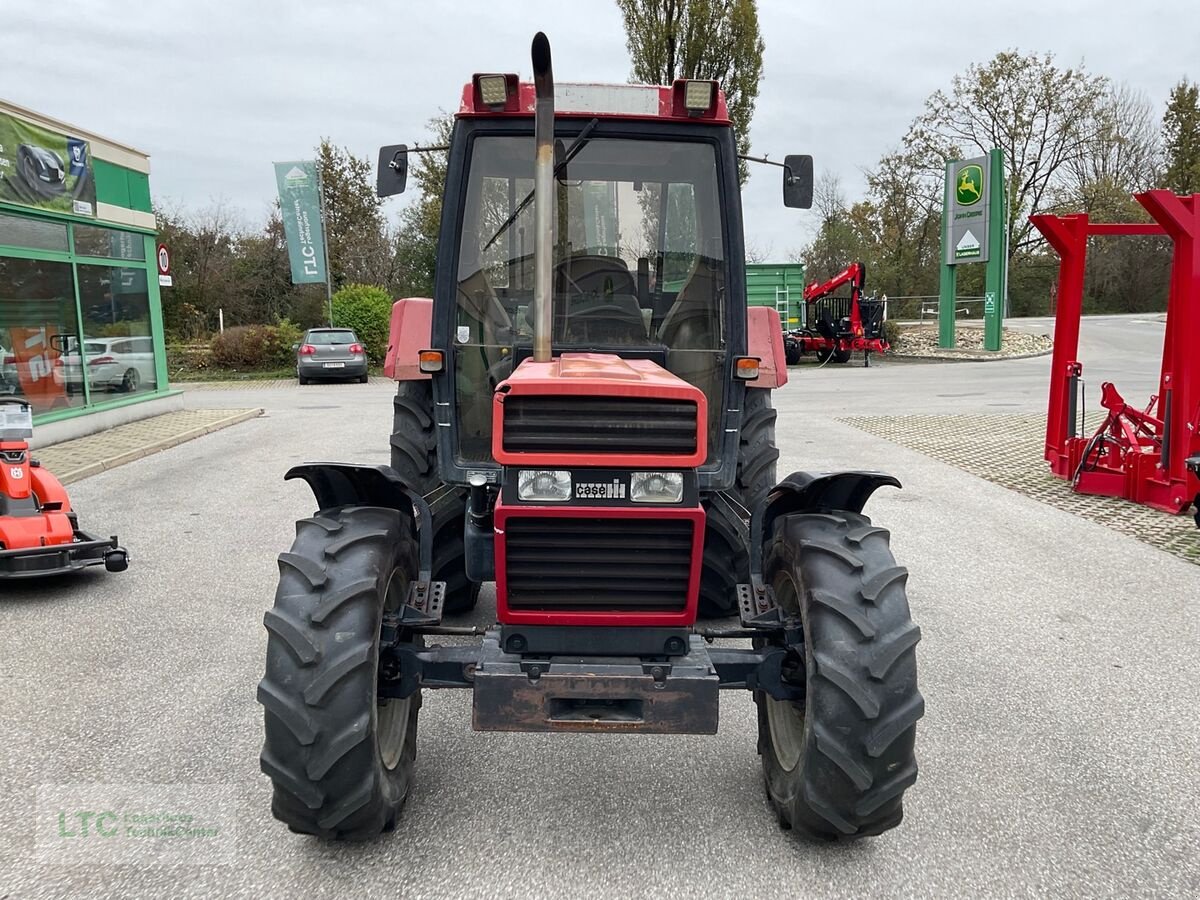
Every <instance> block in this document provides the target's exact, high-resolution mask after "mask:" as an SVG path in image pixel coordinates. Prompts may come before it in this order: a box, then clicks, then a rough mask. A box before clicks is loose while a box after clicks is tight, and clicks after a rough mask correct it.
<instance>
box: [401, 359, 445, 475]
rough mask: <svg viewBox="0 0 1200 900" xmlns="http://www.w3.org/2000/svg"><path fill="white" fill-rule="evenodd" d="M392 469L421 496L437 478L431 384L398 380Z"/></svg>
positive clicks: (435, 432) (435, 431)
mask: <svg viewBox="0 0 1200 900" xmlns="http://www.w3.org/2000/svg"><path fill="white" fill-rule="evenodd" d="M392 468H393V469H395V470H396V471H397V472H398V473H400V477H401V478H403V479H404V483H405V484H407V485H408V486H409V487H410V488H412V489H413V490H414V491H416V492H417V493H418V494H420V495H422V496H424V495H426V494H428V493H430V492H431V491H432V490H434V489H435V488H436V487H438V486H439V485H440V484H441V483H442V482H441V479H440V478H438V465H437V426H436V425H435V424H434V422H433V385H432V384H431V383H430V382H429V381H401V382H398V383H397V385H396V396H395V397H393V398H392Z"/></svg>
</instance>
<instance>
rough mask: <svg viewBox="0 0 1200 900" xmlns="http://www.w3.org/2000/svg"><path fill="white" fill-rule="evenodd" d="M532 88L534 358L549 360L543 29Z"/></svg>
mask: <svg viewBox="0 0 1200 900" xmlns="http://www.w3.org/2000/svg"><path fill="white" fill-rule="evenodd" d="M531 52H532V56H533V87H534V95H535V96H536V97H537V104H536V106H535V107H534V116H533V141H534V146H535V148H536V157H535V159H534V165H533V230H534V242H533V358H534V360H535V361H536V362H550V332H551V330H552V328H553V324H554V314H553V310H552V307H551V303H552V300H553V298H552V292H553V285H552V284H551V282H552V272H551V253H552V251H553V247H554V240H553V239H554V72H553V71H552V69H551V67H550V41H549V40H548V39H547V37H546V35H545V34H543V33H542V32H540V31H539V32H538V33H537V34H535V35H534V36H533V47H532V51H531Z"/></svg>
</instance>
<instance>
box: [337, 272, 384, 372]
mask: <svg viewBox="0 0 1200 900" xmlns="http://www.w3.org/2000/svg"><path fill="white" fill-rule="evenodd" d="M391 320H392V295H391V294H389V293H388V292H387V291H385V290H384V289H383V288H380V287H375V286H374V285H369V284H348V285H346V286H345V287H344V288H342V289H341V290H340V291H338V292H337V293H336V294H334V295H333V324H334V326H335V327H337V328H353V329H354V333H355V334H357V335H358V339H359V340H360V341H362V343H363V346H364V347H365V348H366V351H367V358H368V359H370V361H371V362H372V363H375V364H376V365H378V364H379V363H382V362H383V358H384V355H385V354H386V353H387V344H388V330H389V328H390V327H391Z"/></svg>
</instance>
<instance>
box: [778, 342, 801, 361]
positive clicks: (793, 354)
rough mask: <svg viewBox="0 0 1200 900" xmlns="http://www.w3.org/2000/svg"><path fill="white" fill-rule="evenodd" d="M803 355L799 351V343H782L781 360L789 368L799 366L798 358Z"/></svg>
mask: <svg viewBox="0 0 1200 900" xmlns="http://www.w3.org/2000/svg"><path fill="white" fill-rule="evenodd" d="M803 355H804V351H803V350H801V349H800V342H799V341H784V342H783V358H784V361H785V362H786V363H787V364H788V365H789V366H795V365H799V363H800V357H802V356H803Z"/></svg>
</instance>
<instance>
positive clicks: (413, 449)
mask: <svg viewBox="0 0 1200 900" xmlns="http://www.w3.org/2000/svg"><path fill="white" fill-rule="evenodd" d="M392 468H393V469H395V470H396V471H397V472H398V473H399V474H400V477H401V478H403V479H404V483H405V484H407V485H408V486H409V487H410V488H412V489H413V490H414V491H416V492H417V493H418V494H420V495H421V496H423V497H428V496H429V494H430V493H432V492H433V491H435V490H437V489H438V488H439V487H441V485H442V481H441V479H440V478H439V477H438V463H437V425H436V424H435V423H434V420H433V384H432V382H430V381H401V382H399V383H398V384H397V385H396V396H395V397H394V398H393V399H392ZM466 515H467V491H466V490H465V489H463V490H460V491H459V492H458V495H457V500H456V502H447V503H446V504H445V505H442V504H439V506H438V510H437V513H436V515H435V516H434V523H433V580H434V581H444V582H446V595H445V599H444V600H443V601H442V609H443V610H444V611H445V612H447V613H463V612H468V611H470V610H472V609H474V608H475V604H476V603H477V602H478V601H479V587H480V585H479V584H478V583H477V582H473V581H471V580H470V579H469V578H467V571H466V549H465V546H464V537H463V530H464V528H465V527H466Z"/></svg>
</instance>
